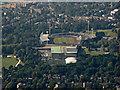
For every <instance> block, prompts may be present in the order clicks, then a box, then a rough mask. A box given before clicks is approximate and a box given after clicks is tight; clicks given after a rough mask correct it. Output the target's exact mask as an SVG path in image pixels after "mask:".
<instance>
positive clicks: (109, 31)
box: [87, 29, 118, 37]
mask: <svg viewBox="0 0 120 90" xmlns="http://www.w3.org/2000/svg"><path fill="white" fill-rule="evenodd" d="M117 30H118V29H117ZM87 32H88V31H87ZM96 32H104V33H105V36H112V37H117V33H115V32H112V29H105V30H96V31H94V32H93V33H94V34H96ZM89 33H90V34H92V31H89Z"/></svg>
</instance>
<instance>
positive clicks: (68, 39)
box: [54, 37, 75, 44]
mask: <svg viewBox="0 0 120 90" xmlns="http://www.w3.org/2000/svg"><path fill="white" fill-rule="evenodd" d="M54 43H55V44H63V43H66V44H74V43H75V41H74V38H72V37H57V38H54Z"/></svg>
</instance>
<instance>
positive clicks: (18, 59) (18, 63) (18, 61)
mask: <svg viewBox="0 0 120 90" xmlns="http://www.w3.org/2000/svg"><path fill="white" fill-rule="evenodd" d="M17 59H18V60H19V61H18V63H17V64H16V65H15V67H17V66H18V65H19V64H20V62H21V60H20V59H19V58H17Z"/></svg>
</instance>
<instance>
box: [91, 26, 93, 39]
mask: <svg viewBox="0 0 120 90" xmlns="http://www.w3.org/2000/svg"><path fill="white" fill-rule="evenodd" d="M91 31H92V38H93V28H91Z"/></svg>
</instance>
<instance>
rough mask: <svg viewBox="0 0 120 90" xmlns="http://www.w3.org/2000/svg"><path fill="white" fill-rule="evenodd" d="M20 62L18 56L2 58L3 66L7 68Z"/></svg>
mask: <svg viewBox="0 0 120 90" xmlns="http://www.w3.org/2000/svg"><path fill="white" fill-rule="evenodd" d="M17 63H18V60H17V59H16V58H13V57H11V58H3V59H2V67H5V68H6V69H9V67H10V66H11V65H12V66H15V65H16V64H17ZM20 64H21V65H24V63H23V62H20Z"/></svg>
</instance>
